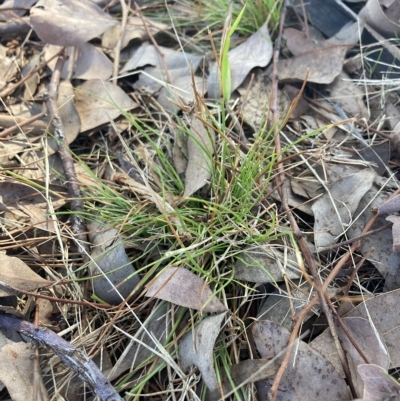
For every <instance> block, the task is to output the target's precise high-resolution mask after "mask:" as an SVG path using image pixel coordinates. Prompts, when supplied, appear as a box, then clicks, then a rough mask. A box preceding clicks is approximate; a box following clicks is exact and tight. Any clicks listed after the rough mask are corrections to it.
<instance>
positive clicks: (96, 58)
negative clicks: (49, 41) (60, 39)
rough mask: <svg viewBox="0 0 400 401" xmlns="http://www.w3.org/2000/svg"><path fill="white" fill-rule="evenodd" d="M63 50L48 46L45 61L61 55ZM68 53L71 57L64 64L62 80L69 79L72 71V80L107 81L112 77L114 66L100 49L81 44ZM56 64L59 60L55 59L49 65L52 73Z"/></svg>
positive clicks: (69, 49)
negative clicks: (58, 54)
mask: <svg viewBox="0 0 400 401" xmlns="http://www.w3.org/2000/svg"><path fill="white" fill-rule="evenodd" d="M61 49H62V46H53V45H47V46H46V47H45V52H44V58H45V60H50V59H51V58H52V57H53V56H55V55H56V54H57V53H59V52H60V50H61ZM67 53H68V56H69V57H68V59H67V61H66V62H65V63H64V67H63V69H62V72H61V78H63V79H66V78H67V77H69V76H70V70H72V78H76V79H84V80H90V79H103V80H107V79H108V78H110V77H111V75H112V71H113V64H112V62H111V61H110V59H109V58H108V57H107V56H106V55H105V54H104V53H103V51H102V50H101V49H99V48H98V47H96V46H93V45H92V44H90V43H81V44H80V45H78V46H76V47H75V48H73V47H68V50H67ZM73 57H74V58H73ZM56 63H57V58H53V59H52V60H51V61H49V62H48V64H47V65H48V67H49V68H50V69H51V70H52V71H54V68H55V66H56Z"/></svg>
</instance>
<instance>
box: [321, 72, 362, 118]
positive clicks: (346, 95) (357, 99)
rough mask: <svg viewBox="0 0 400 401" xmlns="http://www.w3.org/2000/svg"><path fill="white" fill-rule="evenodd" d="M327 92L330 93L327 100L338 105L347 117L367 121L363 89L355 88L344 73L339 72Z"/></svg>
mask: <svg viewBox="0 0 400 401" xmlns="http://www.w3.org/2000/svg"><path fill="white" fill-rule="evenodd" d="M327 90H328V91H329V93H330V96H329V100H330V101H332V102H334V103H339V104H340V106H341V108H342V109H343V110H344V111H345V112H346V113H347V115H348V116H349V117H357V118H365V119H367V120H368V118H369V113H368V109H367V106H366V105H365V103H364V96H365V89H363V88H361V87H360V86H357V85H356V84H355V83H354V82H353V81H352V80H351V78H350V77H349V76H348V75H347V74H346V73H345V72H341V73H340V74H339V75H338V76H337V77H336V78H335V80H334V81H333V82H332V83H331V84H330V85H329V86H328V87H327Z"/></svg>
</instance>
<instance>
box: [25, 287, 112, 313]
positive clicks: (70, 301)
mask: <svg viewBox="0 0 400 401" xmlns="http://www.w3.org/2000/svg"><path fill="white" fill-rule="evenodd" d="M18 291H19V292H20V293H21V294H25V295H29V296H31V297H34V298H42V299H47V300H49V301H51V302H58V303H60V304H73V305H83V306H90V307H92V308H96V309H112V308H114V307H113V306H112V305H107V304H104V305H103V304H100V303H98V302H87V301H78V300H75V299H64V298H56V297H51V296H50V295H44V294H37V293H36V292H29V291H23V290H18Z"/></svg>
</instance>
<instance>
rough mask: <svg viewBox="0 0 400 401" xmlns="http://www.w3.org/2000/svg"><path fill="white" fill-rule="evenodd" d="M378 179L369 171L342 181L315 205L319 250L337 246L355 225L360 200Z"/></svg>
mask: <svg viewBox="0 0 400 401" xmlns="http://www.w3.org/2000/svg"><path fill="white" fill-rule="evenodd" d="M375 175H376V173H375V172H374V171H372V170H369V169H367V170H363V171H360V172H359V173H355V174H354V175H351V176H349V177H345V178H342V179H339V180H338V181H336V182H335V183H334V184H333V185H332V187H331V188H330V189H329V193H325V194H324V195H323V196H321V197H320V198H319V199H318V200H317V201H316V202H315V203H314V204H313V205H312V210H313V212H314V216H315V223H314V232H315V235H314V238H315V246H316V247H318V248H320V247H321V248H323V247H327V246H331V245H333V244H335V242H336V241H337V239H338V236H340V235H341V234H342V233H343V232H344V231H345V230H346V229H347V227H348V224H349V223H350V222H351V220H352V218H353V215H354V212H355V211H356V209H357V207H358V204H359V202H360V200H361V199H362V197H363V196H364V195H365V193H366V192H367V191H368V190H369V189H370V188H371V186H372V183H373V181H374V178H375ZM333 203H334V204H333Z"/></svg>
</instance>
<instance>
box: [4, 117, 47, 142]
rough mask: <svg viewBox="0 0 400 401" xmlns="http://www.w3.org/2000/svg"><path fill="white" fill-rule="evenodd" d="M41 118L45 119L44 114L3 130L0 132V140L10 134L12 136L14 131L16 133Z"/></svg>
mask: <svg viewBox="0 0 400 401" xmlns="http://www.w3.org/2000/svg"><path fill="white" fill-rule="evenodd" d="M42 117H46V113H39V114H36V115H34V116H33V117H31V118H28V119H26V120H24V121H22V122H20V123H18V122H17V124H15V125H13V126H12V127H10V128H7V129H5V130H4V131H2V132H0V138H4V137H6V136H8V135H10V134H12V133H13V132H14V131H17V130H19V129H21V128H23V127H26V126H27V125H29V124H32V123H33V122H35V121H37V120H40V119H41V118H42Z"/></svg>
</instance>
